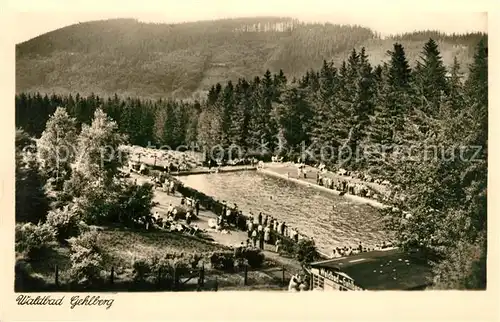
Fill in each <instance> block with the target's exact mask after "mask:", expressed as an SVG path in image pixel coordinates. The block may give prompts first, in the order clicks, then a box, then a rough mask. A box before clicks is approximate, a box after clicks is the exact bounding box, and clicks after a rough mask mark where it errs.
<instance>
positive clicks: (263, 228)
mask: <svg viewBox="0 0 500 322" xmlns="http://www.w3.org/2000/svg"><path fill="white" fill-rule="evenodd" d="M221 205H222V207H221V209H220V210H219V211H218V217H217V221H216V223H214V226H215V228H216V229H218V230H220V231H222V232H224V231H226V228H228V227H235V228H237V229H239V230H242V231H246V232H247V237H248V239H247V241H246V246H253V247H257V248H260V249H264V245H266V244H267V245H273V246H274V247H275V251H276V252H279V251H280V249H281V248H282V242H283V241H282V239H283V238H287V239H289V240H291V241H293V242H298V241H299V239H301V238H306V237H304V236H303V235H301V234H300V233H299V231H298V230H297V229H296V228H292V227H290V226H289V225H287V223H286V222H285V221H279V220H278V219H276V218H273V217H272V216H269V215H267V214H266V215H264V214H263V213H262V212H259V213H258V214H254V213H253V212H250V213H249V215H244V214H243V211H242V210H240V209H238V206H237V205H236V204H234V205H233V207H230V206H228V205H227V203H226V202H225V201H223V202H222V203H221ZM216 212H217V211H216ZM244 244H245V243H244Z"/></svg>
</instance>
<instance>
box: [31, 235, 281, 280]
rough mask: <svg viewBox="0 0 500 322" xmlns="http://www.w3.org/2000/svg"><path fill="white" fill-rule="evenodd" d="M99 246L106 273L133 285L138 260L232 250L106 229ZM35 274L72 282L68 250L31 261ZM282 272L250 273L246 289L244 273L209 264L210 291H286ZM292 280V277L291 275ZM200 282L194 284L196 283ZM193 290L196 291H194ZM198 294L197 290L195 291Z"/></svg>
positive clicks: (173, 237) (178, 238) (202, 241)
mask: <svg viewBox="0 0 500 322" xmlns="http://www.w3.org/2000/svg"><path fill="white" fill-rule="evenodd" d="M99 244H100V246H101V247H102V249H103V250H104V254H103V258H104V267H103V268H104V270H105V271H106V273H107V274H109V272H110V271H111V267H113V268H114V270H115V280H116V281H120V282H129V281H131V280H132V276H133V273H132V264H133V262H134V260H135V259H147V258H151V257H153V256H155V255H158V256H163V255H165V254H167V253H184V254H190V253H206V254H207V255H209V254H210V253H211V252H213V251H221V250H228V249H230V248H228V247H226V246H223V245H220V244H215V243H212V242H211V241H208V240H205V239H202V238H199V237H194V236H189V235H182V234H179V233H170V232H166V231H144V230H131V229H124V228H110V227H108V228H104V229H103V230H102V231H100V234H99ZM30 264H31V266H32V268H33V271H34V272H35V273H36V274H37V275H39V276H41V277H43V279H44V280H45V281H46V282H47V283H49V284H54V283H55V267H56V265H57V266H58V269H59V281H60V282H61V283H62V284H66V283H65V282H66V281H69V279H70V278H69V269H70V266H71V263H70V250H69V248H68V247H67V246H62V245H61V246H59V247H56V248H55V249H53V250H51V251H49V252H48V253H46V254H45V255H44V256H43V257H42V258H41V259H39V260H31V261H30ZM276 266H277V264H276V263H275V262H274V261H273V260H266V261H265V263H264V265H263V267H262V270H266V269H269V268H273V267H276ZM281 274H282V273H281V272H277V271H276V272H270V273H269V272H261V271H259V270H249V271H248V285H247V286H244V285H243V276H244V273H243V271H239V272H234V273H231V272H222V271H218V270H213V269H211V268H210V264H209V263H208V262H207V264H206V275H205V280H206V289H208V290H210V289H213V288H214V287H215V284H217V285H218V288H219V289H220V290H239V289H241V290H257V289H265V290H268V289H274V290H280V289H283V287H284V286H283V285H282V275H281ZM286 276H287V277H288V276H289V274H288V273H287V274H286ZM196 280H197V279H196V278H195V279H193V280H192V281H191V284H192V283H196ZM191 288H193V287H191ZM191 288H189V289H191ZM193 290H194V288H193Z"/></svg>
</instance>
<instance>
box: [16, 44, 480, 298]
mask: <svg viewBox="0 0 500 322" xmlns="http://www.w3.org/2000/svg"><path fill="white" fill-rule="evenodd" d="M387 54H388V55H389V61H388V62H387V63H384V64H382V65H378V66H371V64H370V63H369V61H368V57H367V55H366V53H365V51H364V49H361V50H360V51H359V52H358V51H356V50H354V49H353V50H352V51H351V53H350V55H349V57H348V59H347V60H346V61H344V62H343V63H342V64H341V65H340V66H334V65H333V64H331V63H329V62H326V61H324V63H323V66H322V67H321V68H320V69H319V70H310V71H309V72H307V73H306V74H305V75H304V76H303V77H301V78H299V79H292V80H289V79H287V78H286V76H285V75H284V73H283V72H282V71H280V72H279V73H275V74H272V73H271V72H270V71H267V72H266V73H265V74H264V75H263V76H262V77H255V78H253V79H251V80H247V79H244V78H240V79H239V80H238V82H236V83H233V82H231V81H228V82H227V83H225V84H224V85H221V84H216V85H214V86H213V87H212V88H211V89H210V91H209V92H208V95H207V97H206V99H205V100H203V101H195V102H188V101H173V100H157V101H152V100H140V99H132V98H128V99H121V98H119V97H118V96H116V95H115V96H114V97H110V98H100V97H97V96H94V95H91V96H89V97H80V96H79V95H76V96H75V97H73V96H71V95H68V96H60V95H52V96H50V97H49V96H42V95H40V94H20V95H16V125H17V126H18V127H21V128H23V129H24V130H25V131H27V132H28V133H29V134H30V135H32V136H40V135H41V133H42V132H43V130H44V129H45V124H46V122H47V120H48V119H49V115H51V114H52V113H53V112H54V111H55V109H56V107H57V106H65V107H66V110H67V113H68V114H69V116H71V117H74V118H75V119H76V122H77V123H78V124H80V126H81V124H85V123H89V122H90V120H91V118H92V116H93V115H94V113H95V110H96V109H97V108H98V107H101V106H102V110H103V111H104V112H103V113H106V114H107V115H109V116H110V117H111V118H112V119H114V120H116V122H117V124H118V125H117V127H118V129H119V131H120V132H122V133H123V134H126V135H128V137H129V142H130V143H132V144H139V145H145V144H147V143H148V142H154V143H155V144H157V145H169V146H170V147H176V146H179V145H181V144H189V143H190V142H192V141H196V142H198V143H199V144H200V145H201V146H206V147H212V146H215V145H222V146H224V147H226V148H229V147H231V145H237V146H239V147H241V148H243V149H245V150H246V151H250V152H251V151H255V150H259V149H260V150H261V151H262V149H264V150H265V151H266V152H268V153H274V154H282V155H283V154H286V155H288V156H290V155H293V156H294V157H295V156H297V155H299V156H300V155H302V156H305V155H304V154H301V151H302V150H301V149H302V146H303V145H304V144H305V145H306V146H311V145H312V146H313V148H312V149H311V150H310V154H308V156H309V157H310V158H311V155H313V156H314V155H319V154H320V153H321V155H322V160H325V163H326V164H327V166H329V167H330V168H331V169H336V168H339V167H343V168H346V169H351V170H358V171H362V172H367V173H370V174H373V175H378V176H382V177H385V178H390V180H391V182H392V184H393V189H395V190H399V191H400V192H402V193H401V195H402V196H404V198H403V199H398V200H393V201H392V203H393V206H394V209H397V211H390V212H389V213H387V216H385V217H384V218H385V219H386V222H387V226H388V229H391V230H392V231H395V232H396V234H397V237H398V240H399V242H400V245H401V246H402V247H409V248H411V247H421V248H424V249H426V250H427V251H428V252H429V256H430V257H432V258H434V259H435V261H436V262H437V263H438V264H437V266H436V267H437V268H436V276H438V277H439V278H440V279H439V281H437V282H436V285H438V287H443V288H450V287H451V288H457V287H458V288H484V287H485V285H486V271H485V270H486V266H485V263H486V231H487V216H486V215H487V214H486V189H487V140H488V137H487V132H488V123H487V122H488V77H487V74H488V48H487V42H486V41H485V40H484V39H482V40H481V41H479V43H478V44H477V46H476V50H475V55H474V61H473V63H472V64H471V65H470V66H469V73H468V77H467V78H466V79H464V78H463V77H462V75H461V73H459V69H460V66H459V64H458V62H457V61H456V60H455V63H454V64H453V66H452V67H451V68H450V69H449V70H448V69H447V68H445V66H444V64H443V61H442V58H441V55H440V52H439V48H438V45H437V44H436V42H435V41H434V40H433V39H430V40H429V41H427V43H426V44H425V46H424V48H423V50H422V55H421V59H420V60H419V61H418V63H417V65H416V67H415V68H413V69H412V68H410V65H409V63H408V61H407V59H406V55H405V50H404V47H403V46H402V45H401V44H399V43H395V44H394V46H393V48H392V50H390V51H388V53H387ZM324 147H328V149H326V150H327V151H326V152H325V149H324ZM368 147H370V148H372V147H383V148H384V149H382V150H377V151H372V150H370V151H368ZM401 147H403V148H405V149H409V150H411V151H412V155H411V158H409V157H406V158H401V154H400V152H401V150H400V148H401ZM429 147H446V148H447V149H446V150H439V151H433V152H434V155H433V156H434V157H433V158H431V159H428V158H427V159H426V158H424V156H428V152H429V151H428V149H429ZM346 151H351V152H352V151H361V154H360V155H359V156H356V157H350V158H348V157H345V155H344V153H346ZM290 152H291V153H292V154H289V153H290ZM325 153H326V155H325ZM374 154H376V157H374ZM317 160H319V159H317ZM317 162H319V161H317ZM403 211H404V212H405V213H406V212H408V213H410V214H411V216H410V217H408V216H405V215H402V212H403Z"/></svg>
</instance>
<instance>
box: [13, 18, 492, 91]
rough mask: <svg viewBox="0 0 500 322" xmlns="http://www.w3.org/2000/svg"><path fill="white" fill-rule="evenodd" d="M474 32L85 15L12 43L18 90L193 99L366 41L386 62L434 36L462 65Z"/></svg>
mask: <svg viewBox="0 0 500 322" xmlns="http://www.w3.org/2000/svg"><path fill="white" fill-rule="evenodd" d="M481 36H483V35H482V34H476V33H473V34H467V35H445V34H441V33H437V32H433V31H428V32H427V31H426V32H421V33H411V34H405V35H399V36H395V37H393V38H391V37H389V38H386V39H382V38H381V37H380V35H378V33H377V32H375V31H372V30H370V29H368V28H364V27H361V26H346V25H336V24H330V23H326V24H319V23H303V22H300V21H297V20H295V19H291V18H280V17H267V18H266V17H259V18H241V19H226V20H214V21H201V22H193V23H182V24H156V23H143V22H139V21H137V20H134V19H115V20H106V21H92V22H85V23H79V24H75V25H72V26H68V27H65V28H61V29H59V30H55V31H52V32H49V33H46V34H44V35H41V36H39V37H36V38H34V39H31V40H29V41H26V42H24V43H21V44H18V45H16V91H17V92H18V93H20V92H41V93H47V94H49V95H50V94H51V93H59V94H69V93H72V94H73V95H75V94H76V93H77V92H78V93H80V95H84V96H88V95H90V94H91V93H94V94H95V95H99V96H111V95H113V94H114V93H116V94H117V95H118V96H120V97H122V98H124V97H127V96H130V97H141V98H154V99H158V98H165V97H170V98H182V99H186V98H195V99H199V98H200V97H203V96H205V95H206V91H208V89H209V88H210V87H211V86H213V85H215V84H216V83H223V82H226V81H228V80H231V81H232V82H233V83H237V82H238V79H239V78H245V79H251V78H252V77H254V76H255V75H261V74H263V73H265V71H266V70H269V71H270V72H271V73H279V70H280V69H282V70H284V71H286V73H287V76H288V77H289V78H293V77H297V78H298V77H301V76H302V75H303V74H304V73H305V72H306V71H307V70H309V69H311V68H313V69H318V68H320V67H321V65H322V62H323V60H327V61H333V62H335V63H336V64H341V62H342V61H343V60H346V59H347V58H348V56H349V54H350V50H351V49H352V48H356V50H358V51H360V49H361V47H365V50H366V53H367V54H368V57H369V60H370V63H371V64H372V65H378V64H381V63H383V62H384V61H387V60H388V57H387V55H386V51H387V49H390V48H391V47H392V44H393V43H394V42H395V41H398V42H400V43H402V44H403V45H404V46H405V49H406V54H407V58H408V60H409V62H410V65H411V66H413V65H414V64H415V63H416V61H417V59H418V56H419V54H420V49H421V48H422V46H423V44H424V43H425V41H426V40H427V39H429V38H430V37H432V38H433V39H435V41H436V42H437V43H438V45H439V46H440V49H441V54H442V57H443V61H444V63H445V65H446V66H451V65H452V64H453V58H454V57H456V58H457V59H458V62H459V63H460V64H461V65H462V67H466V66H467V65H468V64H469V63H470V62H471V60H472V56H473V46H474V44H475V43H477V41H478V39H479V38H480V37H481ZM466 70H467V69H466V68H463V70H462V72H464V71H466Z"/></svg>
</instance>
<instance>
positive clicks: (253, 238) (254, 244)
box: [252, 229, 257, 247]
mask: <svg viewBox="0 0 500 322" xmlns="http://www.w3.org/2000/svg"><path fill="white" fill-rule="evenodd" d="M252 242H253V247H257V230H256V229H254V230H253V231H252Z"/></svg>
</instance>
